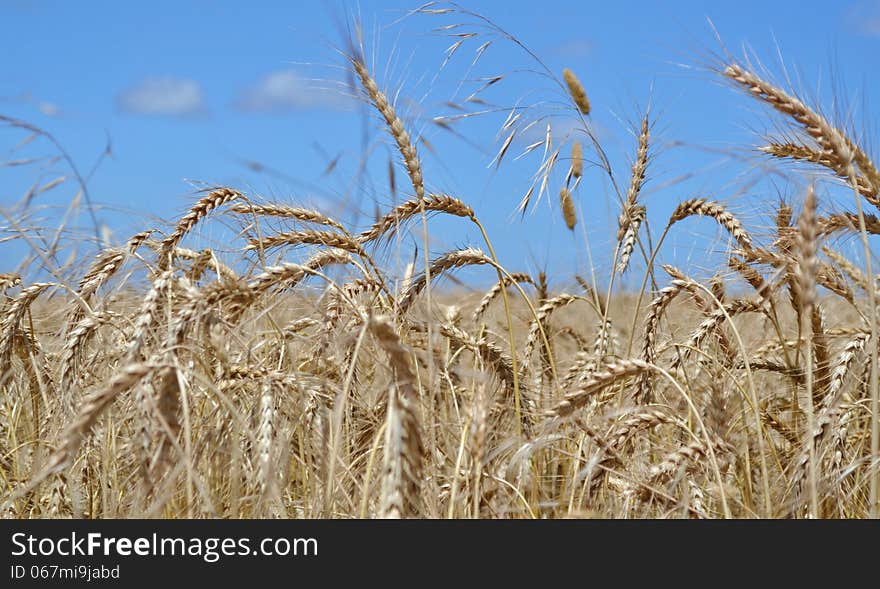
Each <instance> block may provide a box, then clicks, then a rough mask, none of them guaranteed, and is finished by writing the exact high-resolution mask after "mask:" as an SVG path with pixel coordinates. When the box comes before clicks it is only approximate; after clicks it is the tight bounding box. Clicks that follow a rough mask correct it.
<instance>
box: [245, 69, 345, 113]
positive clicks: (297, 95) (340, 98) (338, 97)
mask: <svg viewBox="0 0 880 589" xmlns="http://www.w3.org/2000/svg"><path fill="white" fill-rule="evenodd" d="M330 84H331V83H330V82H323V83H318V82H315V81H313V80H308V79H305V78H301V77H300V76H299V75H297V74H296V72H294V71H292V70H279V71H276V72H272V73H270V74H268V75H266V76H264V77H263V78H262V79H260V80H259V82H257V83H256V84H255V85H253V86H251V87H250V88H246V89H245V90H244V91H243V92H242V93H241V95H240V96H239V99H238V101H237V102H236V107H237V108H239V109H240V110H244V111H250V112H269V113H285V112H291V111H297V110H311V109H316V108H325V109H331V110H346V109H348V108H350V102H351V101H350V99H348V97H347V96H345V94H344V89H343V88H341V87H340V88H339V89H338V90H334V89H331V88H329V87H328V86H330Z"/></svg>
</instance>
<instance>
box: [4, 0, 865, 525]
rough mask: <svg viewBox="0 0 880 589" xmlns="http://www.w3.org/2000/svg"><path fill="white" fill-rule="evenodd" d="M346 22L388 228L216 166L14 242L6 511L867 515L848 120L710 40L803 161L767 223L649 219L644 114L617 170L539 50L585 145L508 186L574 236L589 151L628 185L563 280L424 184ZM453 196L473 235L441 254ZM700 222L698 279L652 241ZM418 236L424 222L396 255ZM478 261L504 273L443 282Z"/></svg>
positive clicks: (487, 270) (678, 216) (776, 160)
mask: <svg viewBox="0 0 880 589" xmlns="http://www.w3.org/2000/svg"><path fill="white" fill-rule="evenodd" d="M425 10H427V9H425ZM355 47H356V45H353V46H352V49H351V50H349V51H346V52H344V66H345V67H346V68H347V70H348V71H349V72H350V73H351V76H352V80H354V82H355V83H356V90H357V92H358V95H359V98H360V99H361V100H362V101H363V102H364V103H365V104H368V105H370V106H371V109H372V116H373V117H374V119H375V121H376V122H377V123H378V124H381V125H383V126H384V127H385V129H386V131H387V138H388V141H389V145H391V146H393V148H394V149H395V150H396V152H397V155H398V158H399V161H398V163H397V164H396V168H397V171H398V173H399V174H401V176H400V179H398V182H399V183H400V184H403V183H406V184H407V186H406V187H402V188H401V190H402V192H403V193H405V194H406V195H408V196H407V199H406V200H403V201H402V202H401V203H400V204H398V205H397V206H394V207H392V208H390V209H386V210H383V211H379V213H378V214H377V216H376V218H375V219H373V220H371V221H372V223H371V224H364V225H362V226H349V225H348V224H346V223H343V222H340V221H338V220H336V219H334V218H332V217H331V216H329V215H328V214H326V213H325V212H322V211H319V210H313V209H311V208H308V207H304V206H300V203H296V202H281V201H272V200H269V199H265V198H261V197H259V196H258V195H254V194H249V193H248V192H247V191H245V190H242V189H239V188H236V187H231V186H218V187H214V188H210V189H206V190H204V191H203V192H202V193H200V194H199V195H198V196H197V200H195V202H194V204H192V206H191V207H190V208H189V210H188V212H187V213H186V214H185V215H183V216H182V217H181V218H179V219H176V220H171V221H170V222H169V223H168V224H167V226H165V227H150V226H146V225H145V226H144V228H143V229H144V230H143V231H142V232H140V233H137V234H136V235H133V236H131V237H130V239H128V240H127V241H125V242H124V243H122V244H121V245H119V246H118V247H110V248H105V249H103V250H102V251H100V252H99V253H98V255H97V256H96V257H90V258H89V259H87V260H78V261H79V262H82V263H81V264H80V265H77V264H72V265H71V266H70V267H71V268H80V269H79V270H78V271H76V272H74V271H73V270H71V271H70V272H69V273H67V274H65V275H59V274H58V273H56V274H54V275H52V276H37V277H34V276H24V277H23V276H19V275H18V274H16V273H15V272H12V270H14V269H15V268H14V261H12V260H9V259H4V264H7V265H9V266H10V267H8V268H0V270H2V271H9V273H7V274H3V275H0V290H2V299H0V309H2V320H0V391H2V393H0V488H2V492H0V505H2V513H3V516H4V517H11V518H65V517H77V518H79V517H86V518H120V517H121V518H127V517H162V518H196V517H220V518H250V517H280V518H580V517H602V518H667V517H673V518H731V517H733V518H787V517H797V518H801V517H809V518H817V517H831V518H864V517H871V516H874V517H876V516H878V515H880V498H878V493H880V489H878V485H880V448H878V443H880V431H878V430H880V423H878V422H880V416H878V414H880V409H878V374H877V357H878V355H877V354H878V349H877V345H878V344H877V336H878V334H877V300H876V297H877V290H876V284H877V280H876V278H874V274H873V272H874V270H872V267H871V262H872V260H873V259H874V258H873V254H874V251H873V249H872V248H873V245H872V238H871V236H872V235H874V234H878V233H880V219H878V217H877V216H876V215H875V213H876V212H877V208H878V207H880V172H878V169H877V167H876V165H875V164H874V160H873V159H872V157H871V156H870V154H869V152H868V149H867V148H866V147H864V144H865V141H864V140H863V139H862V138H859V137H857V134H856V133H855V132H854V131H852V130H851V129H849V128H848V126H847V125H845V124H843V123H839V124H838V123H835V122H834V121H832V120H831V118H829V117H826V116H824V115H823V114H821V112H820V109H819V108H818V107H815V108H814V107H812V106H810V105H808V103H807V102H806V101H804V100H801V99H800V98H798V97H797V96H796V95H795V94H794V93H792V92H791V91H788V90H786V89H784V88H783V86H781V85H777V84H775V83H773V82H771V81H769V80H768V78H767V77H766V76H765V75H763V72H761V71H760V68H753V67H751V66H750V64H749V62H748V61H747V60H742V61H740V60H737V59H735V58H732V57H729V56H726V55H725V56H724V57H722V58H720V59H719V60H718V63H715V64H713V67H712V70H713V71H712V73H711V75H714V76H715V77H716V78H717V79H716V80H713V81H720V82H723V83H725V84H727V85H728V86H730V88H731V90H732V91H739V92H740V93H741V94H742V96H743V98H742V100H743V101H744V102H747V101H750V102H751V104H752V105H753V106H756V107H757V108H760V109H762V110H763V111H764V112H765V113H766V115H767V116H768V117H777V118H778V119H779V121H781V123H780V127H781V132H780V133H779V135H778V138H776V139H773V138H770V139H769V140H768V141H767V142H766V143H765V144H763V146H761V147H760V148H759V150H758V151H757V153H756V154H755V155H756V157H760V158H763V160H764V161H765V162H766V163H767V165H768V166H773V167H777V168H779V169H780V170H784V172H785V174H787V175H789V176H800V177H801V178H803V177H808V178H810V181H809V182H808V184H809V188H808V189H806V190H804V191H800V192H798V194H796V195H795V196H794V197H793V198H792V199H790V200H783V201H780V200H778V199H776V198H775V195H767V198H766V211H765V212H766V213H767V216H768V218H769V219H770V221H769V222H766V223H759V224H756V226H754V227H753V226H750V223H749V222H747V221H746V220H744V219H742V218H740V217H739V216H738V215H736V214H735V213H734V212H733V210H732V208H731V207H730V206H728V205H726V203H724V202H722V201H720V200H717V199H714V198H712V197H711V196H694V197H690V198H685V199H683V200H681V201H680V202H679V203H678V204H677V206H676V208H675V209H674V211H673V213H672V215H671V216H669V217H668V218H665V219H658V218H657V217H656V216H650V212H651V211H649V210H648V207H647V206H646V205H645V204H644V201H643V200H642V198H641V197H642V187H643V184H644V183H645V180H646V177H647V175H648V174H649V173H650V162H651V160H652V156H653V152H654V149H655V145H654V139H653V135H652V130H653V123H654V120H653V118H652V114H651V113H650V112H645V113H644V116H643V117H642V119H641V121H640V124H639V125H638V128H637V129H636V138H637V140H636V141H635V142H634V144H633V145H632V146H631V150H632V155H631V162H632V164H631V167H630V168H629V169H625V170H621V169H617V170H613V169H612V167H611V164H610V163H609V161H608V159H607V158H606V156H605V151H604V149H603V146H602V143H601V141H600V140H599V138H598V137H597V135H596V134H595V133H594V132H593V129H592V126H591V122H590V116H591V110H592V109H593V108H594V107H595V105H593V104H591V102H590V100H589V98H588V94H589V83H588V79H587V77H586V76H583V75H582V76H580V77H579V76H578V74H576V73H575V71H574V69H575V68H572V69H566V70H564V72H550V74H552V75H553V79H554V80H555V81H556V82H557V83H558V85H559V87H560V89H561V91H562V93H563V95H564V97H565V100H567V108H568V111H569V116H570V117H571V118H572V119H573V120H575V121H577V122H578V125H579V126H580V128H581V131H582V134H581V135H580V137H581V138H582V139H583V140H582V141H581V140H578V141H569V142H559V141H557V142H555V143H551V141H550V136H549V132H548V136H547V138H546V140H545V141H543V142H539V143H537V144H535V145H533V146H530V148H531V150H532V151H536V152H540V151H542V150H543V151H544V157H543V158H542V160H541V166H540V168H539V170H538V173H537V174H536V175H535V183H534V184H533V185H532V186H531V187H528V186H526V187H524V189H523V193H524V194H525V197H524V198H523V199H522V201H521V202H520V203H519V207H518V209H519V210H523V211H524V210H526V209H527V208H528V207H530V206H531V205H532V204H533V201H534V200H535V199H541V198H542V197H545V198H546V197H547V195H549V194H552V195H554V201H553V206H554V207H555V209H556V210H557V211H558V216H559V219H560V220H561V222H562V223H564V225H565V227H566V228H567V230H572V231H574V230H575V228H577V227H580V225H579V221H580V219H578V209H577V208H576V206H575V204H574V198H575V195H577V194H578V191H579V190H580V189H581V183H582V180H583V178H584V168H585V166H594V167H597V168H599V169H600V170H603V171H604V172H605V173H607V174H608V176H609V178H611V177H614V178H617V179H618V180H619V188H617V185H615V188H616V191H615V195H616V197H617V200H616V201H615V203H614V205H615V206H616V207H617V213H618V214H619V218H618V220H617V227H615V231H616V239H615V244H614V246H613V248H611V249H610V250H607V251H601V252H598V251H593V252H592V256H593V257H594V258H596V259H598V258H600V257H601V258H603V259H604V260H605V262H604V263H605V265H606V266H607V267H608V268H610V269H611V270H610V275H608V276H606V277H601V278H598V279H597V277H596V276H595V274H594V275H592V276H590V275H581V274H578V273H574V272H573V273H572V275H571V276H570V280H569V281H568V283H567V285H566V286H565V287H564V288H561V287H560V288H551V287H550V286H549V285H548V280H547V277H546V276H545V275H544V274H543V273H536V274H535V275H532V274H529V273H528V272H526V271H524V269H525V267H526V264H524V263H523V264H518V263H516V260H510V259H507V258H506V257H505V255H504V252H503V251H498V252H496V250H495V248H494V247H493V243H492V236H491V235H489V234H488V232H487V231H486V230H485V229H484V226H483V224H482V223H481V221H480V219H479V218H478V217H477V215H476V214H475V212H474V209H473V208H472V207H471V206H470V205H469V204H468V202H467V201H466V200H465V199H463V198H461V197H459V196H458V195H455V194H447V193H444V192H440V191H436V192H432V190H431V189H429V188H428V186H432V184H431V183H430V178H425V177H423V167H422V161H421V159H420V153H419V149H420V148H419V145H418V143H417V141H416V140H415V139H414V135H413V134H411V133H412V131H411V129H410V128H409V126H408V122H407V121H406V120H405V119H404V118H402V117H401V116H400V115H399V114H398V112H397V110H396V108H395V101H394V100H393V99H392V98H390V94H386V90H385V89H383V88H382V87H381V86H380V84H379V83H377V81H376V77H375V72H373V71H371V68H370V66H369V65H368V63H370V62H369V60H368V59H367V58H366V56H365V54H364V53H363V52H362V50H361V49H359V48H355ZM707 83H709V82H708V81H707ZM511 114H512V116H511V117H510V119H513V120H510V119H509V120H508V121H506V122H505V125H504V127H503V128H502V131H501V134H500V137H501V140H500V143H499V146H498V152H497V156H496V159H497V161H498V163H500V162H501V161H502V160H505V159H510V155H509V148H510V146H511V144H512V140H513V137H514V133H515V130H516V129H517V121H516V120H515V118H514V116H513V113H511ZM3 121H4V122H5V123H7V124H13V125H19V126H22V125H26V123H22V122H20V121H14V120H11V119H7V118H4V119H3ZM507 163H508V164H510V165H517V164H516V162H507ZM390 173H391V174H393V173H394V170H393V169H392V170H391V172H390ZM830 190H834V191H837V192H836V193H837V194H843V195H845V198H841V199H836V200H832V199H828V198H826V195H827V194H828V192H829V191H830ZM557 194H558V200H556V198H555V195H557ZM839 202H843V203H848V204H847V205H846V206H843V207H840V206H838V205H836V204H835V203H839ZM511 208H512V209H513V208H515V207H511ZM649 216H650V218H651V222H652V223H653V224H654V227H653V230H654V236H653V237H654V238H653V239H648V238H647V236H648V235H649V233H648V230H649V223H648V219H649ZM438 217H449V218H450V219H451V218H455V219H454V220H455V222H457V223H461V224H468V225H470V226H471V227H472V228H473V229H474V230H475V234H477V235H480V236H481V237H482V239H481V241H479V242H477V243H472V244H465V245H463V246H461V247H459V248H457V249H451V250H449V251H436V249H435V248H434V247H433V245H432V242H431V240H430V235H431V231H432V224H433V223H434V222H435V220H436V219H437V218H438ZM695 217H702V218H705V219H710V220H712V221H713V222H715V223H717V224H718V226H719V227H720V228H721V230H723V232H724V233H725V235H726V236H727V240H726V245H725V250H724V251H723V255H721V256H720V257H719V259H721V260H722V262H721V263H720V264H719V267H718V268H717V269H716V271H715V272H714V276H713V277H712V278H711V279H708V280H704V279H698V278H695V277H693V276H691V275H690V274H689V273H688V271H687V270H686V269H683V268H679V267H676V266H675V265H672V264H668V263H664V257H663V254H662V252H661V246H662V244H663V242H664V239H665V238H666V236H667V235H674V234H675V233H676V232H677V231H684V230H685V228H686V226H687V224H688V223H689V222H690V221H691V220H692V219H693V218H695ZM214 223H231V224H233V225H234V226H236V227H238V228H240V229H241V232H240V234H239V236H240V237H239V238H238V239H239V240H238V242H237V243H234V244H233V245H232V248H233V250H234V251H236V252H237V254H236V255H237V258H236V259H230V258H229V257H228V256H223V255H220V254H219V253H218V252H215V251H214V250H213V249H212V248H210V247H200V246H199V243H200V240H199V233H200V230H202V229H204V228H205V227H207V226H210V225H211V224H214ZM658 223H659V227H658ZM658 229H660V231H659V232H658V231H657V230H658ZM22 232H23V234H27V232H28V230H27V229H26V228H23V229H22ZM407 232H413V234H415V235H417V236H418V239H419V241H420V243H419V244H418V245H419V247H418V248H417V250H418V255H417V256H416V257H415V258H414V259H413V261H412V263H409V264H407V265H405V267H404V268H403V269H402V271H401V269H400V268H399V264H396V263H394V260H393V258H394V256H395V248H394V244H395V243H399V241H400V236H401V235H402V234H404V233H407ZM658 236H659V237H658ZM25 237H26V235H25ZM845 241H851V242H852V243H854V244H856V246H857V247H856V248H855V251H859V252H860V254H859V255H858V256H852V255H846V254H844V253H843V251H844V248H842V247H840V245H841V244H842V243H844V242H845ZM47 248H48V245H47ZM849 251H852V248H851V249H850V250H849ZM45 253H46V254H47V255H49V254H50V253H51V252H50V251H49V249H47V250H46V252H45ZM636 260H638V261H639V262H640V264H639V265H638V266H635V265H634V262H635V261H636ZM471 267H480V268H479V272H481V274H480V276H482V277H483V278H486V277H488V280H489V282H490V283H491V284H493V286H490V287H488V288H485V289H483V288H481V289H480V290H482V291H483V292H477V293H474V289H469V290H465V291H462V292H459V291H457V290H456V289H455V288H451V287H450V286H449V281H448V280H446V279H449V278H451V277H453V276H454V275H455V274H456V272H459V271H461V270H467V269H471ZM633 273H640V275H638V276H633ZM624 275H626V276H627V277H628V279H629V280H630V283H631V282H633V280H634V282H635V283H636V284H641V288H640V289H632V288H628V287H624V286H623V277H624Z"/></svg>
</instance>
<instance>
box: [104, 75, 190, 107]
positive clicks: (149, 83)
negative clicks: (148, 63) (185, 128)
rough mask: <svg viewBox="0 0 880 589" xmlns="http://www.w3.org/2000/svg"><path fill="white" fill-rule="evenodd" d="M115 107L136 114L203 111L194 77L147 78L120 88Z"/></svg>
mask: <svg viewBox="0 0 880 589" xmlns="http://www.w3.org/2000/svg"><path fill="white" fill-rule="evenodd" d="M118 104H119V107H120V108H121V109H122V110H123V111H125V112H128V113H132V114H139V115H160V116H190V115H195V114H199V113H203V112H205V102H204V98H203V97H202V88H201V86H200V85H199V83H198V82H196V81H194V80H183V79H178V78H170V77H165V78H147V79H145V80H142V81H141V82H140V83H138V84H136V85H135V86H132V87H131V88H129V89H128V90H126V91H125V92H123V93H122V94H121V95H120V96H119V99H118Z"/></svg>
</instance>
